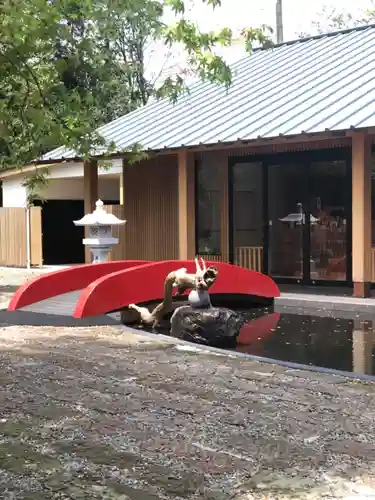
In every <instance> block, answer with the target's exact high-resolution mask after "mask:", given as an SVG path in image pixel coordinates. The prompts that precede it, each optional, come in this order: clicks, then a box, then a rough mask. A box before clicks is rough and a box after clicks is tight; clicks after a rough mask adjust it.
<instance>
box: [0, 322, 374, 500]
mask: <svg viewBox="0 0 375 500" xmlns="http://www.w3.org/2000/svg"><path fill="white" fill-rule="evenodd" d="M0 321H3V323H2V325H1V324H0V368H1V369H0V378H1V385H2V392H1V418H0V434H1V436H0V491H1V492H2V494H1V498H3V499H4V500H10V499H17V500H23V499H28V500H34V499H35V500H44V499H77V500H78V499H117V500H129V499H130V500H158V499H160V500H162V499H164V500H167V499H181V500H182V499H198V498H199V499H200V498H202V499H209V500H224V499H235V500H250V499H256V500H261V499H262V500H264V499H280V500H281V499H292V498H293V499H312V498H316V499H329V498H331V499H332V498H334V499H339V498H340V499H343V498H345V499H347V500H348V499H349V498H350V499H358V500H359V499H365V498H374V499H375V467H374V465H375V464H374V461H375V445H374V443H375V398H374V392H375V385H372V384H364V383H359V382H353V381H348V380H346V379H342V378H338V377H333V376H328V375H317V374H313V373H306V372H295V371H290V370H289V371H288V370H285V369H283V368H281V367H277V366H272V365H262V364H259V363H256V362H253V361H248V360H243V359H239V358H234V357H233V358H232V357H227V356H217V355H213V354H208V353H204V352H202V351H201V352H200V353H197V352H195V351H194V350H191V349H190V350H189V348H188V347H181V346H176V345H174V344H170V343H165V342H161V341H159V342H157V341H152V342H151V341H150V339H148V338H146V337H141V336H135V335H134V334H129V333H126V332H125V333H124V332H123V333H121V332H120V331H119V330H117V329H115V328H113V327H109V326H99V327H92V328H88V327H83V328H77V327H74V328H71V327H51V326H45V327H35V326H34V327H33V326H19V325H11V324H9V323H10V322H11V317H8V319H7V318H5V323H4V317H3V319H2V320H0ZM7 322H8V324H7ZM367 494H368V495H369V496H366V495H367Z"/></svg>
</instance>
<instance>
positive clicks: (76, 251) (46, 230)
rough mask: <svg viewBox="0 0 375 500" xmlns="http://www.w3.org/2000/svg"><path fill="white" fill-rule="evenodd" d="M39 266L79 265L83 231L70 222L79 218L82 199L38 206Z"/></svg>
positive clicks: (81, 259)
mask: <svg viewBox="0 0 375 500" xmlns="http://www.w3.org/2000/svg"><path fill="white" fill-rule="evenodd" d="M41 206H42V233H43V263H44V264H45V265H47V266H48V265H60V264H83V263H84V262H85V250H84V246H83V244H82V239H83V238H84V228H83V227H76V226H75V225H74V224H73V221H74V220H78V219H81V218H82V217H83V214H84V211H83V201H82V200H47V201H46V202H44V203H43V204H42V205H41Z"/></svg>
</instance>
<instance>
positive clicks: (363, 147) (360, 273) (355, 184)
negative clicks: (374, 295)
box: [352, 133, 372, 297]
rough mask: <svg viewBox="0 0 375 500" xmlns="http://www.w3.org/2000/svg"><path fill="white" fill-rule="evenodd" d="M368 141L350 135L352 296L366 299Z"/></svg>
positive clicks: (368, 273)
mask: <svg viewBox="0 0 375 500" xmlns="http://www.w3.org/2000/svg"><path fill="white" fill-rule="evenodd" d="M371 174H372V165H371V139H370V137H369V136H368V135H367V134H360V133H358V134H354V135H353V136H352V217H353V230H352V231H353V234H352V236H353V243H352V256H353V285H354V296H356V297H368V296H369V295H370V287H371V246H372V234H371V231H372V228H371Z"/></svg>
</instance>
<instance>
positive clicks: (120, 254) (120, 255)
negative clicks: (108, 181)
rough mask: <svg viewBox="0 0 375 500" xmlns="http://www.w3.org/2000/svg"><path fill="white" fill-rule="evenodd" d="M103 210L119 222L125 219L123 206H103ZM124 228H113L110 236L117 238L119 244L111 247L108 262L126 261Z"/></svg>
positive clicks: (123, 226)
mask: <svg viewBox="0 0 375 500" xmlns="http://www.w3.org/2000/svg"><path fill="white" fill-rule="evenodd" d="M104 208H105V210H106V211H107V212H108V213H109V214H113V215H115V216H116V217H118V218H119V219H121V220H124V219H125V216H124V215H125V214H124V205H105V207H104ZM125 226H126V224H124V225H122V226H113V228H112V235H113V237H114V238H118V239H119V242H118V244H117V245H115V246H114V247H113V250H112V252H111V253H110V254H109V257H108V260H124V259H126V241H125V235H126V232H125Z"/></svg>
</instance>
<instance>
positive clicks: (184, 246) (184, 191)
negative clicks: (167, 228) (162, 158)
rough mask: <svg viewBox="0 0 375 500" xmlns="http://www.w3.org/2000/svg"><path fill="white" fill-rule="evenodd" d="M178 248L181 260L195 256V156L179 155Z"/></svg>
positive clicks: (189, 154) (183, 152)
mask: <svg viewBox="0 0 375 500" xmlns="http://www.w3.org/2000/svg"><path fill="white" fill-rule="evenodd" d="M178 248H179V258H180V259H182V260H186V259H193V258H194V256H195V165H194V155H193V154H192V153H188V152H187V150H182V151H180V152H179V154H178Z"/></svg>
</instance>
